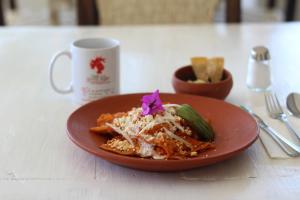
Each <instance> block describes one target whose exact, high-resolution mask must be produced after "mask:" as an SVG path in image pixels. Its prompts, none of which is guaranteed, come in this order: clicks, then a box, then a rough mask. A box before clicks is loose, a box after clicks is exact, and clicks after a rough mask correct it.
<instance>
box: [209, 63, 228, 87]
mask: <svg viewBox="0 0 300 200" xmlns="http://www.w3.org/2000/svg"><path fill="white" fill-rule="evenodd" d="M223 69H224V58H222V57H214V58H211V59H209V60H208V62H207V73H208V76H209V80H210V81H211V82H212V83H217V82H219V81H221V80H222V77H223Z"/></svg>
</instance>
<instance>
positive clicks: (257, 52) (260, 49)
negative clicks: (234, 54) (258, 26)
mask: <svg viewBox="0 0 300 200" xmlns="http://www.w3.org/2000/svg"><path fill="white" fill-rule="evenodd" d="M251 57H252V58H253V59H255V60H257V61H263V60H270V58H271V57H270V53H269V50H268V48H267V47H264V46H256V47H254V48H253V49H252V50H251Z"/></svg>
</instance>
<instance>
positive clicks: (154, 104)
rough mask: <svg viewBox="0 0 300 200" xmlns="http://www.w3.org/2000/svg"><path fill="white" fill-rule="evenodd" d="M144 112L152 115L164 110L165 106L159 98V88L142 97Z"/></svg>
mask: <svg viewBox="0 0 300 200" xmlns="http://www.w3.org/2000/svg"><path fill="white" fill-rule="evenodd" d="M142 110H143V112H142V114H143V115H144V116H145V115H152V114H155V113H157V112H159V111H164V110H165V109H164V107H163V106H162V102H161V100H160V98H159V90H156V91H155V92H153V93H152V94H150V95H144V96H143V97H142Z"/></svg>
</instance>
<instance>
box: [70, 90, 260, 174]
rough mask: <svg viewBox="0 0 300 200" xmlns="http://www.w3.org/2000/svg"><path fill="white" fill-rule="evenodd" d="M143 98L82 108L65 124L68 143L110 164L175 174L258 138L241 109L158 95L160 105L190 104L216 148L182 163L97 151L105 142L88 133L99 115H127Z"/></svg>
mask: <svg viewBox="0 0 300 200" xmlns="http://www.w3.org/2000/svg"><path fill="white" fill-rule="evenodd" d="M143 95H144V94H128V95H118V96H112V97H107V98H103V99H100V100H97V101H94V102H91V103H89V104H86V105H84V106H82V107H80V108H79V109H77V110H76V111H75V112H73V113H72V114H71V116H70V117H69V119H68V122H67V131H68V135H69V137H70V139H71V140H72V141H73V142H74V143H75V144H77V145H78V146H79V147H81V148H82V149H84V150H86V151H88V152H90V153H92V154H94V155H96V156H99V157H100V158H102V159H105V160H107V161H110V162H112V163H115V164H118V165H122V166H126V167H130V168H135V169H141V170H148V171H177V170H186V169H192V168H197V167H201V166H205V165H210V164H213V163H217V162H220V161H223V160H226V159H228V158H230V157H233V156H235V155H237V154H239V153H240V152H242V151H243V150H245V149H246V148H247V147H249V146H250V145H251V144H252V143H253V142H254V141H255V140H256V139H257V137H258V133H259V129H258V126H257V124H256V122H255V120H254V119H253V118H252V117H251V116H250V115H249V114H248V113H246V112H245V111H243V110H242V109H240V108H238V107H236V106H234V105H231V104H229V103H226V102H224V101H221V100H216V99H211V98H206V97H200V96H192V95H180V94H164V93H162V94H160V97H161V99H162V101H163V102H170V103H177V104H190V105H191V106H193V107H194V108H195V109H196V110H197V112H199V113H200V114H201V115H203V116H204V117H205V118H207V119H209V120H210V121H211V123H212V126H213V128H214V130H215V134H216V135H215V145H216V148H215V149H213V150H208V151H206V152H204V153H201V154H199V156H198V157H194V158H189V159H185V160H152V159H147V158H138V157H129V156H123V155H118V154H115V153H112V152H108V151H105V150H102V149H100V148H99V146H100V145H101V144H103V143H105V142H106V140H107V138H106V137H104V136H99V135H96V134H94V133H90V132H89V128H90V127H93V126H95V125H96V119H97V118H98V116H99V115H100V114H101V113H107V112H109V113H115V112H121V111H128V110H130V109H131V108H132V107H138V106H140V105H141V100H140V99H141V97H142V96H143Z"/></svg>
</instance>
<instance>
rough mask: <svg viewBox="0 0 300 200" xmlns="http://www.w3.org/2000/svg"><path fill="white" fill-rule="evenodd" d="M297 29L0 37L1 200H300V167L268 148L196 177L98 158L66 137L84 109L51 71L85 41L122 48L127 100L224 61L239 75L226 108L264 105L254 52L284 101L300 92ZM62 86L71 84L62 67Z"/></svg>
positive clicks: (52, 32)
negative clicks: (60, 55) (260, 50)
mask: <svg viewBox="0 0 300 200" xmlns="http://www.w3.org/2000/svg"><path fill="white" fill-rule="evenodd" d="M299 36H300V23H292V24H250V25H201V26H199V25H198V26H135V27H126V26H123V27H101V28H99V27H97V28H92V27H86V28H78V27H67V28H48V27H43V28H36V27H29V28H1V29H0V91H1V98H0V111H1V112H0V121H1V128H0V199H55V200H58V199H172V200H175V199H180V200H182V199H249V200H250V199H251V200H253V199H299V197H300V159H299V158H293V159H270V158H269V157H268V155H267V154H266V152H265V150H264V148H263V146H262V144H261V142H260V141H259V140H257V142H256V143H255V144H254V145H252V146H251V147H250V148H249V149H247V150H246V151H245V152H244V153H242V154H241V155H239V156H237V157H235V158H233V159H231V160H227V161H225V162H222V163H219V164H216V165H212V166H207V167H203V168H199V169H195V170H191V171H183V172H176V173H150V172H143V171H137V170H133V169H127V168H123V167H120V166H117V165H114V164H111V163H109V162H106V161H104V160H101V159H100V158H97V157H95V156H93V155H91V154H89V153H87V152H85V151H83V150H81V149H80V148H78V147H77V146H75V145H74V144H73V143H72V142H71V141H70V140H69V139H68V137H67V135H66V120H67V118H68V116H69V114H70V113H71V112H72V111H74V109H76V108H77V107H78V105H74V104H72V100H71V95H59V94H56V93H55V92H54V91H53V90H52V89H51V88H50V84H49V81H48V63H49V60H50V58H51V56H52V55H53V54H54V53H55V52H56V51H58V50H61V49H67V48H68V47H69V44H70V42H71V41H73V40H75V39H78V38H84V37H113V38H117V39H119V40H120V41H121V93H136V92H149V91H153V90H155V89H156V88H159V89H160V90H161V91H162V92H173V89H172V86H171V77H172V73H173V72H174V70H175V69H176V68H177V67H179V66H182V65H186V64H188V63H189V62H190V61H189V59H190V57H191V56H197V55H198V56H224V57H225V63H226V68H227V69H229V70H230V71H231V72H232V74H233V77H234V87H233V90H232V92H231V94H230V96H229V97H228V98H227V99H226V101H228V102H231V103H234V104H245V105H250V106H252V107H254V106H261V105H264V104H263V98H262V95H261V94H253V93H252V92H250V91H248V89H247V88H246V86H245V78H246V70H247V61H248V56H249V52H250V49H251V47H253V46H255V45H265V46H267V47H268V48H269V49H270V52H271V57H272V73H273V75H274V80H275V81H274V89H275V90H276V92H277V94H278V95H279V98H280V100H281V101H282V103H283V100H284V98H285V97H286V96H287V94H288V93H289V92H291V91H298V92H300V79H299V74H300V73H299V72H300V66H299V65H300V64H299V52H300V40H299ZM58 65H59V66H57V70H56V71H55V76H56V79H57V80H58V82H59V84H61V85H64V84H67V83H68V81H69V79H70V70H71V69H70V62H69V61H68V60H67V59H61V60H60V61H59V63H58Z"/></svg>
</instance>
